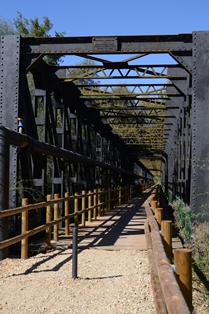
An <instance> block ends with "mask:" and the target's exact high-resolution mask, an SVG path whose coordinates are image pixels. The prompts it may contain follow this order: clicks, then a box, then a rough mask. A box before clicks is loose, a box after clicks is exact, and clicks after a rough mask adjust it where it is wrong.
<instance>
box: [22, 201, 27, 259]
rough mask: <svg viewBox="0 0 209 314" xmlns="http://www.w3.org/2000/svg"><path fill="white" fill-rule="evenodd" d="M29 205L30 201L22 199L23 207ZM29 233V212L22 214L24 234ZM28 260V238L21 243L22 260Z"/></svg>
mask: <svg viewBox="0 0 209 314" xmlns="http://www.w3.org/2000/svg"><path fill="white" fill-rule="evenodd" d="M26 205H28V199H27V198H23V199H22V206H26ZM26 231H28V210H26V211H24V212H22V234H23V233H25V232H26ZM26 258H28V238H25V239H22V241H21V259H26Z"/></svg>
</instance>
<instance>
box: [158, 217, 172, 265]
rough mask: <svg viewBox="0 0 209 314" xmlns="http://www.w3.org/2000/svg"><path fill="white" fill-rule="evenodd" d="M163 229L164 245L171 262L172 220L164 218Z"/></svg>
mask: <svg viewBox="0 0 209 314" xmlns="http://www.w3.org/2000/svg"><path fill="white" fill-rule="evenodd" d="M161 230H162V237H163V245H164V249H165V253H166V255H167V258H168V259H169V261H170V263H171V262H172V221H171V220H162V221H161Z"/></svg>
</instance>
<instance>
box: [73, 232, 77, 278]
mask: <svg viewBox="0 0 209 314" xmlns="http://www.w3.org/2000/svg"><path fill="white" fill-rule="evenodd" d="M72 231H73V251H72V278H74V279H75V278H77V273H78V228H73V230H72Z"/></svg>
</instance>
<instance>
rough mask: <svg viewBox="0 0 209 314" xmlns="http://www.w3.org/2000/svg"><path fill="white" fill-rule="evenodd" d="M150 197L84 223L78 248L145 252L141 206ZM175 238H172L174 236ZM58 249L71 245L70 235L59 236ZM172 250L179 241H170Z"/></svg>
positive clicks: (79, 231)
mask: <svg viewBox="0 0 209 314" xmlns="http://www.w3.org/2000/svg"><path fill="white" fill-rule="evenodd" d="M149 195H150V193H149V192H144V193H142V194H140V195H139V196H138V197H136V198H134V199H132V200H130V201H129V202H127V203H125V204H122V205H121V206H118V207H117V208H114V209H112V211H111V212H108V213H106V214H105V215H104V216H102V217H98V218H97V220H92V221H91V222H86V226H85V227H82V226H79V228H78V248H79V249H85V248H94V249H104V250H146V249H147V244H146V238H145V234H144V222H145V219H146V212H145V207H144V205H143V203H144V202H145V200H146V199H147V198H148V196H149ZM174 236H175V235H174ZM52 243H53V244H54V245H55V246H56V247H57V246H62V247H65V246H67V247H69V246H71V245H72V234H70V236H65V235H64V232H63V234H60V236H59V242H58V243H57V242H56V243H55V242H53V241H52ZM173 243H174V244H175V245H174V247H175V248H177V247H179V246H180V247H181V243H180V241H179V239H178V238H176V237H175V238H173Z"/></svg>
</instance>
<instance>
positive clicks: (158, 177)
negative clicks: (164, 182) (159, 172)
mask: <svg viewBox="0 0 209 314" xmlns="http://www.w3.org/2000/svg"><path fill="white" fill-rule="evenodd" d="M153 181H154V183H161V177H160V176H154V177H153Z"/></svg>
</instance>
